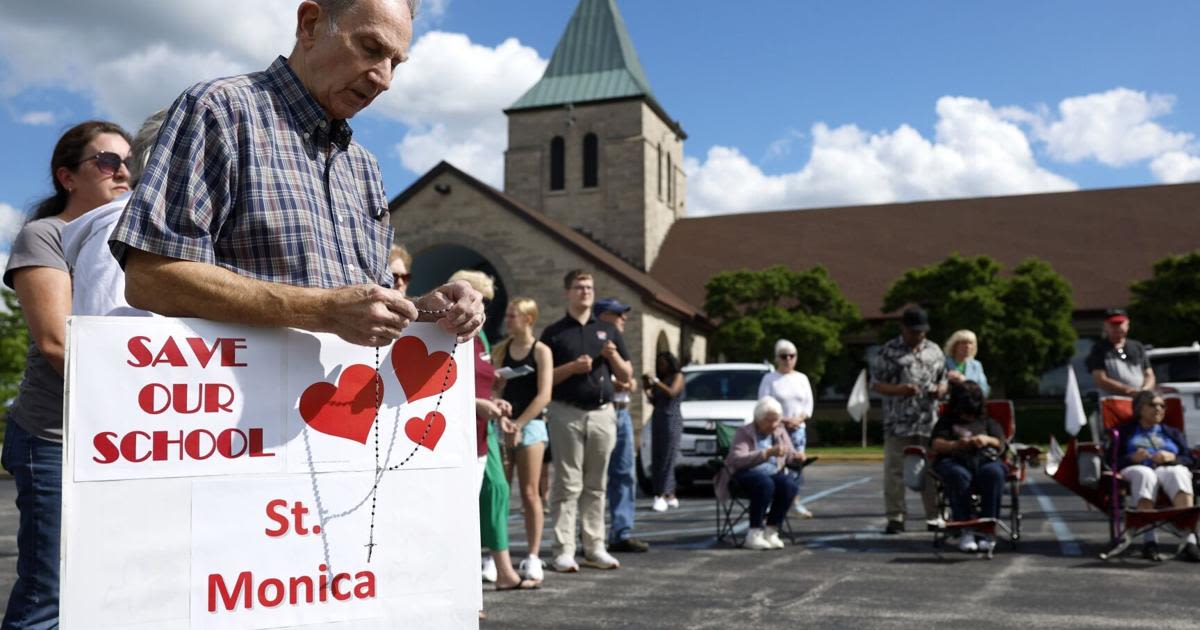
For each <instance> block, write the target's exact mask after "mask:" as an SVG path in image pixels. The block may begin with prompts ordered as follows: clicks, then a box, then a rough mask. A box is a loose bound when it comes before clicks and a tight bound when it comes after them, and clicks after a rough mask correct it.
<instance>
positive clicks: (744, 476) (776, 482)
mask: <svg viewBox="0 0 1200 630" xmlns="http://www.w3.org/2000/svg"><path fill="white" fill-rule="evenodd" d="M782 417H783V407H782V406H781V405H780V404H779V401H778V400H775V399H774V398H772V397H770V396H764V397H762V398H760V399H759V401H758V404H756V405H755V406H754V421H753V422H751V423H750V424H747V425H745V426H743V427H742V428H740V429H738V430H737V432H736V433H734V435H733V443H732V444H730V446H729V455H728V456H726V457H725V468H724V470H722V471H721V474H720V475H718V478H717V484H718V496H722V495H726V494H727V493H728V484H729V477H730V476H732V477H733V478H734V479H736V480H737V482H738V485H739V486H741V488H742V490H743V491H745V493H746V494H747V495H748V496H749V497H750V531H749V532H748V533H747V534H746V542H745V543H744V544H743V545H742V546H743V547H745V548H746V549H754V550H762V549H783V541H782V540H780V538H779V525H780V524H781V523H783V518H784V516H786V515H787V511H788V508H789V507H791V505H792V501H793V500H794V499H795V498H796V493H797V492H798V491H799V487H798V486H797V485H796V480H795V478H794V477H793V476H792V475H791V474H789V473H788V471H787V470H785V467H786V466H787V464H788V462H791V461H793V460H803V459H804V455H803V454H801V453H798V452H796V450H795V449H794V448H793V447H792V440H791V438H789V437H788V434H787V430H786V429H785V428H784V426H783V422H782V421H781V420H782ZM768 509H769V510H770V511H769V512H768ZM764 517H765V520H766V527H765V528H764V527H763V520H764Z"/></svg>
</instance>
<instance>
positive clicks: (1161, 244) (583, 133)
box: [390, 0, 1200, 424]
mask: <svg viewBox="0 0 1200 630" xmlns="http://www.w3.org/2000/svg"><path fill="white" fill-rule="evenodd" d="M505 114H506V115H507V116H508V148H507V150H506V151H505V156H504V161H505V164H504V167H505V168H504V190H497V189H495V188H493V187H491V186H489V185H488V184H485V183H483V182H482V181H480V180H478V179H477V178H475V177H473V176H472V175H471V174H470V173H466V172H463V171H462V170H460V169H458V168H456V167H454V166H453V165H451V164H449V163H446V162H442V163H440V164H438V165H437V166H435V167H434V168H433V169H432V170H430V171H429V172H428V173H426V174H425V175H424V176H422V177H421V178H420V179H419V180H417V181H416V182H415V183H413V184H412V185H411V186H410V187H409V188H408V189H407V190H405V191H404V192H402V193H401V194H400V195H398V196H397V197H396V198H395V199H394V200H393V201H392V202H391V205H390V208H391V212H392V222H393V224H394V225H395V226H396V228H397V231H396V234H397V239H398V240H399V241H400V242H401V243H402V244H403V245H405V246H406V247H407V248H408V249H409V251H410V252H412V253H413V256H414V263H413V269H412V272H413V283H412V285H411V287H410V290H411V291H412V292H414V293H419V292H424V291H427V290H429V289H432V288H433V287H435V286H437V285H438V284H440V283H442V282H444V281H445V280H446V278H448V277H449V276H450V274H452V273H453V272H454V271H456V270H458V269H478V270H481V271H484V272H486V273H488V274H490V275H491V276H492V277H494V278H495V279H496V287H497V292H496V298H495V300H494V301H493V302H492V304H491V305H489V308H488V324H487V332H488V334H489V336H490V337H491V338H492V339H499V338H500V335H501V334H502V331H501V324H502V322H503V315H504V310H505V307H506V305H507V302H508V300H509V299H510V298H513V297H516V296H525V297H530V298H533V299H534V300H536V301H537V303H538V305H539V307H540V308H541V317H540V319H539V321H538V322H537V324H536V326H535V332H536V333H540V331H541V329H542V328H544V327H545V326H546V325H548V324H549V323H551V322H553V321H555V320H557V319H558V318H560V317H562V315H563V313H564V310H565V304H566V300H565V292H564V291H563V288H562V278H563V276H564V275H565V274H566V273H567V271H569V270H571V269H577V268H578V269H586V270H590V271H591V272H592V273H593V274H594V276H595V284H596V297H597V298H598V299H599V298H606V297H615V298H617V299H618V300H620V301H622V302H624V303H626V304H629V305H631V306H633V310H632V311H631V312H630V318H629V322H628V325H627V328H626V331H625V339H626V343H627V345H628V348H629V351H630V354H631V355H632V360H633V364H634V370H635V374H642V373H645V372H649V371H652V370H653V357H654V355H655V354H656V353H657V352H659V351H662V350H670V351H671V352H673V353H675V354H676V356H679V357H680V358H681V359H683V360H684V361H690V362H704V361H706V360H716V359H717V358H715V357H707V356H706V340H705V335H706V334H707V333H709V332H711V331H712V323H711V322H710V321H708V320H707V319H706V318H705V316H704V314H703V311H702V305H703V302H704V285H705V283H706V282H707V281H708V279H709V278H710V277H712V275H713V274H714V273H718V272H720V271H727V270H736V269H743V268H746V269H762V268H764V267H768V266H771V265H785V266H787V267H789V268H792V269H796V270H803V269H808V268H810V267H812V266H813V265H818V264H820V265H824V266H825V267H826V268H827V269H828V270H829V272H830V275H831V276H832V277H833V278H834V279H835V280H836V281H837V282H838V284H839V286H840V287H841V289H842V291H843V293H844V294H845V295H846V296H847V298H848V299H850V301H852V302H854V303H855V304H857V305H858V308H859V311H860V313H861V314H862V316H863V317H864V318H866V319H868V320H871V321H876V322H878V321H879V320H882V319H886V318H888V317H891V316H894V315H895V314H888V313H882V312H881V310H880V309H881V306H882V302H883V294H884V292H885V291H886V290H887V288H888V286H890V284H891V283H892V282H893V281H895V280H896V279H897V278H899V277H900V276H901V275H902V274H903V273H904V271H905V270H907V269H910V268H913V267H917V266H922V265H929V264H935V263H937V262H940V261H941V260H943V259H944V258H945V257H946V256H948V255H950V254H951V253H959V254H962V255H964V256H977V255H988V256H992V257H994V258H996V259H997V260H998V261H999V262H1000V263H1001V264H1003V265H1004V266H1005V268H1006V269H1011V268H1012V267H1013V266H1015V265H1016V264H1017V263H1018V262H1020V261H1021V260H1023V259H1025V258H1027V257H1029V256H1037V257H1039V258H1042V259H1043V260H1046V261H1048V262H1049V263H1050V264H1051V265H1052V266H1053V267H1054V268H1055V270H1056V271H1058V272H1059V273H1060V274H1062V275H1063V276H1064V277H1065V278H1066V279H1067V281H1068V282H1069V283H1071V285H1072V290H1073V296H1074V309H1075V322H1076V327H1077V329H1078V331H1079V333H1080V336H1081V343H1084V340H1083V339H1082V338H1084V337H1092V336H1095V335H1096V334H1097V333H1098V330H1099V329H1098V325H1099V324H1098V323H1099V321H1100V314H1101V313H1102V312H1103V310H1104V309H1106V308H1109V307H1112V306H1124V305H1125V304H1127V303H1128V300H1129V292H1128V288H1129V285H1130V284H1131V283H1132V282H1135V281H1137V280H1141V279H1145V278H1148V277H1150V274H1151V270H1152V265H1153V263H1154V261H1156V260H1158V259H1160V258H1162V257H1164V256H1166V255H1169V254H1182V253H1187V252H1190V251H1193V250H1195V249H1196V248H1197V247H1200V241H1198V240H1197V239H1196V234H1200V212H1198V211H1197V208H1198V207H1200V184H1180V185H1169V186H1143V187H1134V188H1119V189H1107V190H1089V191H1081V192H1067V193H1049V194H1035V195H1017V196H1008V197H987V198H976V199H957V200H939V201H923V202H911V203H893V204H880V205H872V206H857V207H845V208H826V209H813V210H791V211H782V212H780V211H776V212H759V213H748V214H738V215H728V216H716V217H699V218H687V217H686V190H687V185H686V184H687V182H686V175H685V173H684V170H683V167H682V165H683V158H684V152H683V142H684V140H685V139H686V138H687V135H686V133H685V132H684V130H683V127H682V126H681V125H680V123H679V122H678V121H676V120H674V119H672V118H671V116H670V115H669V114H668V113H667V109H666V107H665V106H664V105H663V104H662V103H660V102H659V101H658V99H657V98H656V97H655V95H654V92H653V91H652V90H651V88H650V82H649V80H648V78H647V77H646V74H645V72H644V71H643V69H642V66H641V63H640V62H639V61H638V56H637V52H636V51H635V50H634V47H633V42H632V41H631V40H630V37H629V33H628V32H627V31H626V28H625V25H624V22H623V21H622V18H621V15H620V13H619V12H618V10H617V6H616V0H579V4H578V6H577V7H576V10H575V13H574V14H573V15H572V17H571V20H570V22H569V23H568V25H567V28H566V31H565V32H564V33H563V35H562V38H561V39H560V40H559V42H558V45H557V46H556V48H555V49H554V54H553V56H552V57H551V59H550V63H549V65H548V67H547V68H546V71H545V74H544V76H543V77H542V78H541V80H539V81H538V82H537V83H536V84H535V85H533V87H531V88H530V89H529V90H528V91H527V92H526V93H525V94H524V95H523V96H521V97H520V98H519V99H518V100H517V101H516V102H515V103H513V104H512V106H511V107H509V108H508V109H507V110H505ZM1135 328H1136V322H1135ZM1134 336H1136V334H1134ZM935 337H937V338H939V339H940V337H938V336H937V335H935ZM1087 345H1090V342H1087ZM1079 350H1080V351H1081V352H1086V347H1083V346H1080V347H1079ZM764 358H766V357H764ZM641 398H642V397H640V396H638V397H635V398H634V401H635V402H634V407H633V409H632V412H633V416H634V419H635V423H637V424H640V419H641V418H642V417H643V413H642V405H641V404H640V402H641ZM645 417H648V414H646V415H645Z"/></svg>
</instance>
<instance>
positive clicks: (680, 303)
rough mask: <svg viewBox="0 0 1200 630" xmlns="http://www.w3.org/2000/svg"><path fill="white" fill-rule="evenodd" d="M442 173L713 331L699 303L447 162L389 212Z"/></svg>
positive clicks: (647, 297) (407, 191)
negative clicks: (693, 301)
mask: <svg viewBox="0 0 1200 630" xmlns="http://www.w3.org/2000/svg"><path fill="white" fill-rule="evenodd" d="M443 173H451V174H453V175H455V176H457V177H458V178H459V179H461V180H462V181H464V182H466V183H467V184H468V185H470V186H471V187H473V188H475V189H476V190H477V191H479V193H480V194H482V195H484V196H485V197H488V198H490V199H492V200H493V201H495V202H496V203H497V204H499V205H500V206H501V207H503V208H505V209H507V210H509V211H510V212H512V213H513V214H515V215H517V216H518V217H520V218H522V219H524V220H525V221H526V222H528V223H529V224H530V226H532V227H534V228H535V229H538V230H542V231H543V232H545V233H547V234H549V235H550V236H551V237H552V238H554V239H555V240H557V241H559V242H560V243H562V244H563V245H565V246H567V248H569V249H571V250H574V251H575V252H577V253H579V254H580V255H581V256H583V257H584V258H585V259H587V260H589V261H591V263H592V264H594V265H596V266H597V267H599V268H601V269H604V270H605V271H606V272H608V273H610V274H612V275H613V276H614V277H616V278H617V279H619V280H622V281H624V282H625V283H626V284H628V285H629V286H630V287H632V288H633V289H635V290H636V291H637V292H638V293H639V294H640V295H641V296H642V297H643V298H644V299H645V300H647V302H649V303H650V304H653V305H655V306H658V307H659V308H662V309H664V310H666V311H668V312H670V313H674V314H675V315H677V316H680V317H683V318H685V319H688V320H690V321H691V322H692V324H693V325H695V326H696V327H698V328H699V329H700V330H704V331H707V330H712V328H713V325H712V323H711V322H710V321H709V320H708V319H707V318H706V317H705V316H704V314H703V313H702V312H701V310H700V307H699V304H701V303H689V302H688V301H687V300H685V299H683V298H681V297H680V296H679V295H678V294H677V293H676V292H674V291H672V290H671V289H668V288H667V287H666V286H663V284H662V283H660V282H659V281H657V280H655V279H654V278H652V277H651V276H650V275H649V274H647V273H646V272H644V271H642V270H640V269H638V268H636V267H634V266H633V265H631V264H629V263H628V262H625V260H623V259H622V258H620V257H619V256H617V255H616V254H613V253H612V252H610V251H608V250H607V249H604V248H603V247H601V246H600V245H597V244H596V243H595V242H594V241H592V240H590V239H588V238H587V237H585V236H583V235H582V234H580V233H579V232H576V231H575V230H573V229H571V228H569V227H567V226H565V225H563V224H562V223H559V222H557V221H555V220H554V219H551V218H549V217H547V216H546V215H544V214H542V213H540V212H537V211H536V210H532V209H530V208H528V207H527V206H525V205H524V204H522V203H521V202H520V201H517V200H516V199H514V198H513V197H510V196H508V195H506V194H504V193H503V192H500V191H499V190H496V189H495V188H493V187H491V186H489V185H487V184H485V183H483V182H482V181H480V180H478V179H476V178H475V177H472V176H471V175H470V174H468V173H466V172H465V171H463V170H461V169H459V168H458V167H456V166H454V165H453V164H450V163H449V162H445V161H443V162H440V163H438V165H437V166H435V167H433V168H432V169H430V170H429V172H428V173H425V175H423V176H421V178H420V179H418V180H417V181H415V182H413V183H412V185H410V186H409V187H408V188H406V189H405V190H404V192H401V193H400V194H399V195H396V197H395V198H394V199H392V201H391V203H389V204H388V210H389V211H393V212H394V211H395V210H396V209H397V208H399V207H400V206H402V205H404V203H405V202H407V201H408V200H409V199H410V198H412V196H413V195H415V194H416V193H417V191H418V190H421V189H422V188H424V187H426V186H428V185H429V184H430V183H431V182H432V181H433V180H434V179H436V178H437V177H438V176H439V175H442V174H443Z"/></svg>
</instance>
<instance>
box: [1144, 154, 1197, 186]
mask: <svg viewBox="0 0 1200 630" xmlns="http://www.w3.org/2000/svg"><path fill="white" fill-rule="evenodd" d="M1150 171H1151V172H1152V173H1154V176H1155V177H1157V178H1158V181H1160V182H1163V183H1165V184H1179V183H1182V182H1193V181H1200V156H1195V155H1188V154H1187V153H1184V152H1182V151H1170V152H1168V153H1164V154H1162V155H1160V156H1158V157H1156V158H1154V161H1152V162H1150Z"/></svg>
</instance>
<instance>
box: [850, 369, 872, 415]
mask: <svg viewBox="0 0 1200 630" xmlns="http://www.w3.org/2000/svg"><path fill="white" fill-rule="evenodd" d="M870 409H871V399H870V398H869V397H868V396H867V371H866V370H865V369H864V370H863V371H861V372H859V373H858V380H857V381H854V389H852V390H850V400H848V401H846V413H849V414H850V417H851V418H854V420H855V421H856V422H862V420H863V418H865V417H867V411H869V410H870Z"/></svg>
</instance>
